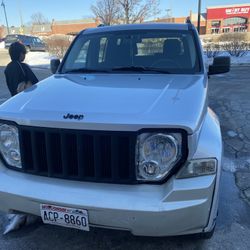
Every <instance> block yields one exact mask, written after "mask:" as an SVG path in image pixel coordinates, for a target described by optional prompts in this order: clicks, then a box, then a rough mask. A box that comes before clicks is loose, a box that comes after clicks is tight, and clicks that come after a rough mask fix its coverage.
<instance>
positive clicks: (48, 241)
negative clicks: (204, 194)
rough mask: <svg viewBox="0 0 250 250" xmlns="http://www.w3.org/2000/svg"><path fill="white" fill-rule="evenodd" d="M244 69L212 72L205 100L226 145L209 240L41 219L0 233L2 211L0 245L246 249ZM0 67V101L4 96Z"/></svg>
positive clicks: (247, 87)
mask: <svg viewBox="0 0 250 250" xmlns="http://www.w3.org/2000/svg"><path fill="white" fill-rule="evenodd" d="M0 60H1V59H0ZM2 64H3V63H2ZM0 65H1V64H0ZM249 68H250V66H239V67H233V68H232V70H231V72H230V73H228V74H226V75H223V76H221V75H219V76H213V77H211V79H210V83H209V104H210V106H211V107H212V109H213V110H214V111H215V112H216V113H217V115H218V116H219V118H220V120H221V128H222V134H223V141H224V148H225V160H224V164H223V174H222V179H221V192H220V207H219V216H218V221H217V227H216V231H215V234H214V236H213V238H212V239H209V240H201V239H196V238H191V237H174V238H149V237H148V238H146V237H135V236H132V235H131V234H130V233H129V232H122V231H112V230H105V229H92V228H91V231H90V232H81V231H77V230H73V229H67V228H59V227H55V226H49V225H43V224H40V223H38V224H36V225H32V226H29V227H26V228H23V229H22V230H19V231H16V232H13V233H10V234H8V235H6V236H2V235H1V234H2V232H3V230H4V225H5V224H6V216H5V215H4V214H1V215H0V249H4V250H5V249H6V250H19V249H20V250H22V249H23V250H24V249H25V250H27V249H34V250H35V249H131V250H132V249H196V250H198V249H223V250H224V249H243V250H244V249H250V206H249V205H248V203H247V201H248V197H247V195H246V194H245V193H244V191H245V190H247V189H244V190H243V189H242V190H240V189H239V188H240V185H239V184H240V182H241V181H242V180H241V178H240V177H239V178H236V177H237V173H238V172H243V173H246V174H247V173H248V172H249V169H250V166H249V165H250V161H249V159H250V98H249V95H250V84H249V79H250V71H249ZM3 70H4V67H1V66H0V102H3V101H4V100H5V99H7V98H8V97H9V93H8V91H7V88H6V85H5V80H4V75H3ZM34 72H35V74H36V75H37V76H38V78H39V79H40V80H41V79H43V78H45V77H47V76H48V75H50V73H49V71H48V70H42V69H34ZM235 176H236V177H235ZM236 182H237V184H238V186H239V188H238V187H237V186H236ZM249 183H250V181H249ZM249 186H250V185H249Z"/></svg>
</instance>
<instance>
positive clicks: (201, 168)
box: [176, 159, 217, 179]
mask: <svg viewBox="0 0 250 250" xmlns="http://www.w3.org/2000/svg"><path fill="white" fill-rule="evenodd" d="M216 170H217V160H216V159H198V160H191V161H190V162H188V163H187V164H186V165H185V166H184V167H183V168H181V170H180V171H179V172H178V174H177V175H176V178H177V179H183V178H191V177H197V176H203V175H211V174H216Z"/></svg>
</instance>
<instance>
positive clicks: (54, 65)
mask: <svg viewBox="0 0 250 250" xmlns="http://www.w3.org/2000/svg"><path fill="white" fill-rule="evenodd" d="M59 65H60V60H59V59H51V60H50V70H51V72H52V74H55V73H56V71H57V69H58V67H59Z"/></svg>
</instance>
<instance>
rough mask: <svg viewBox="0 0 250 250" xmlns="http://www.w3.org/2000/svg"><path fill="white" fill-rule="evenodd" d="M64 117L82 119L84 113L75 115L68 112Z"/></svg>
mask: <svg viewBox="0 0 250 250" xmlns="http://www.w3.org/2000/svg"><path fill="white" fill-rule="evenodd" d="M63 118H64V119H70V120H72V119H74V120H78V121H80V120H82V119H83V118H84V115H73V114H70V113H68V114H67V115H64V116H63Z"/></svg>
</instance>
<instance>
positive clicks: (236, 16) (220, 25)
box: [206, 4, 250, 34]
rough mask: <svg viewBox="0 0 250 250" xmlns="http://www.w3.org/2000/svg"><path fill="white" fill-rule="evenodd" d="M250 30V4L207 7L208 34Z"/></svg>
mask: <svg viewBox="0 0 250 250" xmlns="http://www.w3.org/2000/svg"><path fill="white" fill-rule="evenodd" d="M232 32H250V4H237V5H226V6H215V7H208V8H207V24H206V34H221V33H232Z"/></svg>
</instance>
